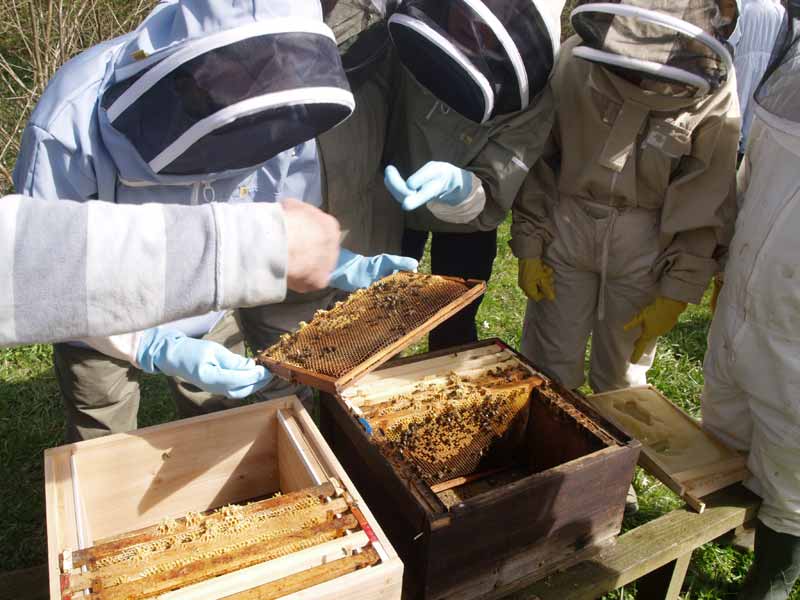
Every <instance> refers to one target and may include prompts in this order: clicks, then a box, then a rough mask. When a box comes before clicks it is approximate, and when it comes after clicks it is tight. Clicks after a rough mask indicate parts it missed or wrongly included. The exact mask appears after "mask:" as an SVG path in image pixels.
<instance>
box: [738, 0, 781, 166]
mask: <svg viewBox="0 0 800 600" xmlns="http://www.w3.org/2000/svg"><path fill="white" fill-rule="evenodd" d="M785 14H786V10H785V9H784V8H783V6H782V5H781V3H780V1H779V0H744V1H743V3H742V14H741V16H740V17H739V23H738V26H737V27H736V31H735V32H734V33H733V35H732V36H731V38H730V44H731V46H732V47H733V53H734V59H733V62H734V65H736V81H737V83H738V87H739V104H740V105H741V110H742V135H741V143H740V144H739V148H740V151H741V152H744V150H745V148H746V144H747V135H748V133H749V132H750V127H751V124H752V122H753V108H752V105H751V102H752V99H753V94H754V93H755V91H756V87H757V86H758V84H759V82H760V81H761V78H762V77H763V76H764V73H765V71H766V70H767V66H768V65H769V61H770V58H771V57H772V52H773V50H774V48H775V42H776V41H777V40H778V34H779V33H780V28H781V23H782V22H783V20H784V17H785Z"/></svg>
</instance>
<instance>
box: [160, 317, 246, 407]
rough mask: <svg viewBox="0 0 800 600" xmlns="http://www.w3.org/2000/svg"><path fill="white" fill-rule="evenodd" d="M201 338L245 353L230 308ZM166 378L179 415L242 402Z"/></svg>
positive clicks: (237, 323)
mask: <svg viewBox="0 0 800 600" xmlns="http://www.w3.org/2000/svg"><path fill="white" fill-rule="evenodd" d="M202 339H204V340H207V341H210V342H217V343H218V344H221V345H223V346H225V347H226V348H227V349H228V350H230V351H231V352H235V353H236V354H241V355H244V354H245V345H244V334H243V333H242V330H241V327H240V325H239V322H238V318H237V316H236V314H235V313H234V312H228V313H226V314H225V316H224V317H222V319H220V321H219V323H217V324H216V325H215V326H214V328H213V329H212V330H211V331H209V332H208V333H207V334H206V335H204V336H203V338H202ZM168 382H169V388H170V391H171V392H172V396H173V398H174V399H175V406H176V408H177V409H178V416H179V417H180V418H186V417H195V416H197V415H203V414H206V413H210V412H216V411H218V410H225V409H227V408H234V407H236V406H241V404H242V402H241V400H234V399H232V398H227V397H226V396H223V395H221V394H212V393H209V392H206V391H204V390H202V389H200V388H199V387H197V386H196V385H194V384H192V383H189V382H188V381H184V380H183V379H180V378H179V377H170V378H169V380H168Z"/></svg>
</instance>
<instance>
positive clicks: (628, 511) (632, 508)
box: [625, 484, 639, 517]
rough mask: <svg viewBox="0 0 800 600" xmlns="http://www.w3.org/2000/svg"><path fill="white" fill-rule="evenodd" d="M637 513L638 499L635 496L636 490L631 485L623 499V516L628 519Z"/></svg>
mask: <svg viewBox="0 0 800 600" xmlns="http://www.w3.org/2000/svg"><path fill="white" fill-rule="evenodd" d="M637 512H639V498H638V497H637V496H636V490H635V489H634V488H633V484H631V486H630V487H629V488H628V495H627V496H626V497H625V516H626V517H630V516H631V515H635V514H636V513H637Z"/></svg>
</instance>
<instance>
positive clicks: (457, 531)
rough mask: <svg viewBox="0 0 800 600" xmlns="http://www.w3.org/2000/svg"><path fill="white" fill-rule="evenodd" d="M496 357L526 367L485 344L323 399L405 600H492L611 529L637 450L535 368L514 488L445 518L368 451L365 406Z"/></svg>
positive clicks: (596, 542) (584, 552)
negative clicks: (386, 539)
mask: <svg viewBox="0 0 800 600" xmlns="http://www.w3.org/2000/svg"><path fill="white" fill-rule="evenodd" d="M498 357H500V358H502V360H506V359H508V360H516V361H519V363H520V364H525V365H528V366H529V367H530V365H529V363H527V362H525V361H524V359H522V358H521V357H520V356H519V355H517V354H516V353H515V352H514V351H513V350H511V349H510V348H508V346H506V345H505V344H504V343H502V342H501V341H499V340H486V341H484V342H480V343H478V344H471V345H468V346H464V347H461V348H454V349H451V350H447V351H441V352H434V353H430V354H427V355H422V356H416V357H411V358H407V359H400V360H396V361H393V362H391V363H389V364H388V365H386V366H385V367H383V368H382V369H379V370H377V371H374V372H373V373H370V374H369V375H367V376H365V377H364V378H363V379H361V380H360V381H359V382H358V383H357V384H356V385H353V386H351V387H349V388H347V389H346V390H344V391H343V392H342V393H341V394H340V395H339V396H337V397H330V396H328V397H326V396H323V402H322V414H321V417H322V419H321V428H322V430H323V433H324V434H325V436H326V439H328V440H329V443H330V444H331V447H332V448H333V449H334V451H335V452H336V454H337V456H338V457H339V459H340V460H341V461H342V463H343V464H344V465H346V467H347V469H348V472H349V473H350V474H351V476H352V477H353V478H354V480H355V481H356V482H357V484H358V486H359V489H360V490H361V492H362V493H363V494H364V495H365V497H366V498H367V499H368V500H369V501H370V503H371V507H372V508H373V510H374V511H375V512H376V515H377V516H378V518H380V519H381V524H382V525H383V527H384V530H385V531H386V532H387V534H388V535H389V536H390V539H391V540H392V543H393V544H394V546H395V548H396V549H397V551H398V553H399V554H400V556H401V557H402V558H403V560H404V563H405V565H406V578H405V587H406V590H405V594H406V595H405V596H404V597H406V598H426V599H436V600H443V599H453V600H455V599H459V600H464V599H470V598H483V597H501V596H502V595H504V594H508V593H511V592H513V591H514V590H517V589H520V588H521V587H524V585H526V584H527V583H530V582H531V581H534V580H536V579H538V578H540V577H543V576H544V575H546V574H547V573H549V572H552V571H553V570H555V569H557V568H560V567H563V566H565V565H566V564H569V563H572V562H575V561H578V560H581V559H583V558H585V557H587V556H588V555H591V554H593V553H595V552H597V551H598V549H599V548H601V547H603V546H604V545H606V544H609V543H612V542H613V540H614V539H615V537H616V535H617V534H618V532H619V530H620V527H621V524H622V514H623V509H624V502H625V497H626V494H627V491H628V486H629V485H630V482H631V479H632V477H633V472H634V468H635V465H636V461H637V458H638V455H639V450H640V447H641V446H640V444H639V442H637V441H635V440H631V439H630V438H629V437H628V436H626V435H625V434H624V433H622V432H621V431H619V430H618V429H617V428H615V427H614V426H613V425H611V424H609V423H608V422H607V421H605V420H604V419H603V418H602V417H601V416H600V415H599V414H598V413H597V412H596V411H594V410H593V409H592V408H591V407H589V406H588V405H587V404H586V403H585V402H583V399H582V397H580V396H579V395H576V394H573V393H571V392H569V391H568V390H565V389H564V388H563V387H561V386H559V385H558V384H557V383H555V382H554V381H552V380H550V379H549V378H547V377H546V376H544V375H542V374H541V373H540V372H538V371H537V370H536V369H535V368H531V372H532V374H533V375H537V376H540V377H542V378H543V379H544V380H545V381H546V382H547V384H546V385H545V386H543V387H540V388H535V389H534V393H533V396H532V399H531V405H530V410H531V413H530V422H531V423H534V421H535V422H536V423H537V425H536V430H535V432H536V434H535V435H533V436H532V437H530V438H529V439H531V440H533V442H532V448H531V456H535V457H537V458H536V460H537V461H538V464H537V465H533V464H532V465H531V468H532V472H531V473H530V474H528V475H523V476H522V477H521V478H519V479H516V480H514V481H512V482H511V483H508V484H502V485H500V486H499V487H497V488H495V489H492V490H490V491H488V492H483V493H481V494H479V495H477V496H473V497H469V499H467V500H464V501H462V502H460V503H459V504H455V505H452V506H450V508H449V509H448V508H447V507H446V506H444V504H443V503H442V501H441V500H440V498H439V497H438V496H437V492H438V490H436V489H433V488H432V487H430V486H428V485H425V484H424V483H423V482H422V481H421V480H420V479H419V478H415V477H409V476H407V475H404V474H400V473H399V472H398V471H397V470H396V469H395V468H394V467H393V466H392V465H391V464H390V462H389V461H388V460H387V459H386V458H385V456H384V455H383V454H382V453H381V451H380V450H379V448H377V446H376V444H374V443H373V442H372V440H371V436H370V435H369V433H368V432H367V431H366V430H365V428H364V426H363V424H362V422H361V419H363V417H362V416H361V414H363V412H362V411H361V409H360V408H359V407H360V406H361V405H363V403H365V402H367V403H368V402H380V401H384V400H385V399H386V398H387V397H388V396H391V395H394V394H398V393H402V392H403V391H408V390H413V388H414V386H415V385H416V384H417V383H419V382H420V381H424V382H427V381H430V380H431V379H435V378H436V377H442V376H446V375H447V374H448V373H451V372H455V373H457V374H459V375H462V374H465V375H469V374H470V373H473V372H475V371H476V370H477V371H480V370H484V369H486V368H487V366H490V365H494V364H496V363H497V361H498ZM545 390H548V391H552V392H553V393H554V395H555V396H556V397H555V398H552V399H549V400H548V399H547V398H546V397H545V396H542V395H541V394H544V393H545ZM389 499H391V500H389Z"/></svg>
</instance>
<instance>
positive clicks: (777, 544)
mask: <svg viewBox="0 0 800 600" xmlns="http://www.w3.org/2000/svg"><path fill="white" fill-rule="evenodd" d="M793 25H794V26H793V28H789V27H788V26H785V27H784V30H783V33H782V38H781V40H780V42H779V44H778V45H777V47H778V48H781V49H782V50H781V52H780V53H776V59H775V60H774V61H773V63H772V65H771V66H770V68H769V69H768V71H767V75H766V77H765V78H764V80H763V81H762V83H761V85H760V87H759V89H758V90H757V92H756V94H755V97H754V109H753V128H752V130H751V134H750V140H749V142H748V147H747V153H746V155H745V161H744V163H743V165H742V168H741V171H740V173H739V186H740V189H739V193H740V196H741V198H740V202H741V205H742V206H741V210H740V213H739V216H738V219H737V222H736V232H735V234H734V237H733V241H732V243H731V246H730V252H729V257H730V258H729V259H728V263H727V268H726V270H725V285H724V287H723V289H722V292H721V296H720V300H719V303H718V307H717V311H716V315H715V317H714V322H713V324H712V326H711V331H710V333H709V339H708V353H707V354H706V360H705V389H704V393H703V425H704V427H706V428H707V429H708V430H710V431H712V432H713V433H715V434H716V435H718V436H719V437H720V438H721V439H722V440H724V441H725V442H726V443H728V444H730V445H731V446H733V447H735V448H737V449H739V450H742V451H747V452H749V458H748V468H749V469H750V472H751V473H752V477H751V478H750V479H748V480H747V481H746V482H745V485H747V487H749V488H750V489H752V490H753V491H754V492H756V493H757V494H758V495H759V496H761V497H762V498H763V500H764V501H763V504H762V505H761V509H760V511H759V515H758V518H759V521H760V522H761V523H760V525H759V529H757V532H756V561H755V567H754V568H753V572H752V573H751V575H750V577H749V580H748V584H747V595H745V598H770V599H772V598H785V597H786V596H787V594H788V593H789V592H791V588H792V583H793V581H794V580H795V579H796V578H797V575H798V571H800V354H799V353H798V348H800V261H798V257H800V238H799V237H798V235H797V232H798V231H800V179H799V178H798V176H797V170H798V166H800V49H799V48H798V38H797V22H796V20H794V23H793ZM767 590H771V591H772V593H773V595H767V594H768V592H767ZM778 591H779V592H780V593H777V592H778ZM740 597H742V596H740Z"/></svg>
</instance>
